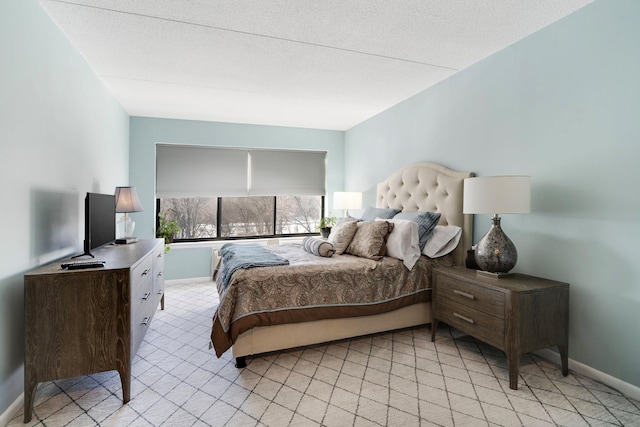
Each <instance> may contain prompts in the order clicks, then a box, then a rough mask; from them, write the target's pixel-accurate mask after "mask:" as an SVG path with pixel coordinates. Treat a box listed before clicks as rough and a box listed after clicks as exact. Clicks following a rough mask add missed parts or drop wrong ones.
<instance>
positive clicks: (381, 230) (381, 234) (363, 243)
mask: <svg viewBox="0 0 640 427" xmlns="http://www.w3.org/2000/svg"><path fill="white" fill-rule="evenodd" d="M356 225H357V231H356V234H355V235H354V236H353V240H351V243H350V244H349V247H348V248H347V250H346V251H345V252H346V253H348V254H351V255H356V256H359V257H362V258H369V259H375V260H378V259H380V258H382V257H383V256H384V255H385V253H386V251H387V248H386V244H385V243H386V240H387V237H388V236H389V233H391V230H393V224H392V223H390V222H387V221H365V222H358V223H356Z"/></svg>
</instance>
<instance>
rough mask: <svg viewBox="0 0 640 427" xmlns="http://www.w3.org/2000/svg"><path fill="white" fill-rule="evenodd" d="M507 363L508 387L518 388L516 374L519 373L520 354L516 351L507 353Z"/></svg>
mask: <svg viewBox="0 0 640 427" xmlns="http://www.w3.org/2000/svg"><path fill="white" fill-rule="evenodd" d="M507 363H508V364H509V388H510V389H511V390H517V389H518V375H519V374H520V354H519V353H518V352H517V351H514V352H510V353H507Z"/></svg>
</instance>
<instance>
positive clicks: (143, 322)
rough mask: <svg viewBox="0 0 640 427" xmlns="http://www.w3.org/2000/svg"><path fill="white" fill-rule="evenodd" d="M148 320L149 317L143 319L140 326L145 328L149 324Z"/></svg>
mask: <svg viewBox="0 0 640 427" xmlns="http://www.w3.org/2000/svg"><path fill="white" fill-rule="evenodd" d="M149 319H151V317H145V318H144V319H142V326H147V325H148V324H149Z"/></svg>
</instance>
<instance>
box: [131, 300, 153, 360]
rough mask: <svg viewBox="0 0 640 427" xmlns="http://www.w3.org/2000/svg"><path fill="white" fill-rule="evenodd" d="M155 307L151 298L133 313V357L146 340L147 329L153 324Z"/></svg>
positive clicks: (139, 305)
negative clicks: (143, 339) (144, 339)
mask: <svg viewBox="0 0 640 427" xmlns="http://www.w3.org/2000/svg"><path fill="white" fill-rule="evenodd" d="M154 313H155V305H153V304H151V298H149V299H148V300H146V301H143V302H142V303H140V304H138V306H137V309H136V310H132V311H131V351H132V353H131V354H132V356H133V355H135V354H136V352H137V351H138V347H139V346H140V343H141V342H142V338H144V335H145V333H146V332H147V328H148V327H149V324H150V323H151V319H152V318H153V314H154Z"/></svg>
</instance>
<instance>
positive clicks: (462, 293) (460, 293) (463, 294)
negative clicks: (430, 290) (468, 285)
mask: <svg viewBox="0 0 640 427" xmlns="http://www.w3.org/2000/svg"><path fill="white" fill-rule="evenodd" d="M453 293H454V294H456V295H460V296H461V297H465V298H469V299H476V297H475V296H473V295H471V294H468V293H466V292H462V291H459V290H457V289H454V290H453Z"/></svg>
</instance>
